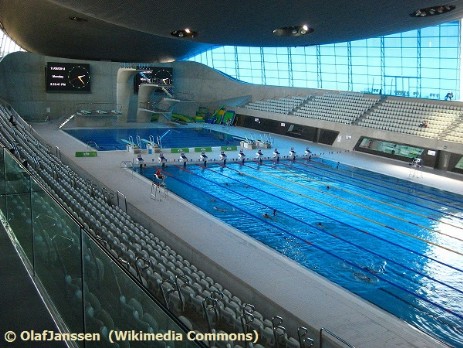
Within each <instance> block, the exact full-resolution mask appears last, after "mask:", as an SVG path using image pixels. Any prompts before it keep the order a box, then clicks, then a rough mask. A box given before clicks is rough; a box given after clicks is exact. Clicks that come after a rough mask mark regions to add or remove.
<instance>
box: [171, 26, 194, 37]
mask: <svg viewBox="0 0 463 348" xmlns="http://www.w3.org/2000/svg"><path fill="white" fill-rule="evenodd" d="M170 35H172V36H175V37H180V38H194V37H196V36H198V32H196V31H194V30H191V29H189V28H185V29H179V30H174V31H172V32H171V33H170Z"/></svg>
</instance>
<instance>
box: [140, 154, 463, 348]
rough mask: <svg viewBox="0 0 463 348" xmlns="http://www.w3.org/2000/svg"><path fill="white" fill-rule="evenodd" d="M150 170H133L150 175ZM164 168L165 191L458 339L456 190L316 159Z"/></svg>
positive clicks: (460, 259) (461, 236) (461, 286)
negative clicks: (439, 188) (434, 186)
mask: <svg viewBox="0 0 463 348" xmlns="http://www.w3.org/2000/svg"><path fill="white" fill-rule="evenodd" d="M137 170H138V169H137ZM153 171H154V168H144V169H143V175H145V176H146V177H148V178H150V179H151V178H152V177H153ZM164 173H165V174H166V176H167V179H166V185H167V188H168V189H169V190H170V191H172V192H174V193H176V194H177V195H179V196H181V197H183V198H184V199H186V200H188V201H190V202H192V203H194V204H195V205H197V206H198V207H200V208H202V209H204V210H205V211H207V212H209V213H210V214H212V215H214V216H216V217H218V218H220V219H222V220H223V221H225V222H226V223H228V224H230V225H232V226H234V227H236V228H237V229H239V230H241V231H242V232H244V233H246V234H248V235H249V236H251V237H253V238H255V239H257V240H259V241H260V242H262V243H264V244H266V245H268V246H269V247H271V248H273V249H275V250H277V251H279V252H280V253H282V254H284V255H286V256H287V257H289V258H291V259H293V260H294V261H296V262H298V263H300V264H301V265H304V266H305V267H307V268H309V269H311V270H313V271H315V272H317V273H319V274H321V275H323V276H324V277H326V278H328V279H330V280H331V281H333V282H335V283H337V284H339V285H341V286H343V287H344V288H346V289H348V290H350V291H351V292H353V293H355V294H358V295H359V296H361V297H363V298H364V299H366V300H368V301H370V302H372V303H374V304H375V305H377V306H379V307H381V308H383V309H385V310H386V311H388V312H390V313H392V314H394V315H395V316H397V317H399V318H402V319H403V320H405V321H407V322H408V323H410V324H412V325H414V326H415V327H417V328H419V329H421V330H423V331H424V332H427V333H428V334H430V335H432V336H434V337H437V338H438V339H440V340H442V341H445V342H446V343H447V344H450V345H453V346H462V345H463V197H462V196H459V195H456V194H453V193H449V192H445V191H440V190H437V189H434V188H429V187H424V186H421V185H417V184H414V183H411V182H407V181H403V180H400V179H396V178H392V177H387V176H384V175H381V174H377V173H373V172H369V171H364V170H360V169H357V168H352V167H347V166H345V165H340V166H339V168H337V165H336V164H335V163H332V162H329V161H326V160H321V159H316V160H315V161H310V162H307V161H304V160H299V161H296V162H295V163H292V162H289V161H281V162H280V163H279V164H274V163H272V162H270V161H269V162H264V163H263V164H262V165H258V164H257V163H254V162H251V161H249V162H246V163H245V164H244V165H240V164H239V163H237V162H233V163H229V164H227V166H226V167H222V166H220V165H218V164H208V166H207V167H206V168H203V167H202V166H199V165H194V164H189V165H188V166H187V167H186V168H185V169H184V168H183V167H181V166H175V165H169V166H167V167H166V168H165V169H164Z"/></svg>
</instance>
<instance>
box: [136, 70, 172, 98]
mask: <svg viewBox="0 0 463 348" xmlns="http://www.w3.org/2000/svg"><path fill="white" fill-rule="evenodd" d="M143 83H151V84H154V85H159V86H169V87H170V86H172V85H173V83H174V82H173V69H172V68H158V67H151V68H145V69H143V70H142V71H139V72H137V74H136V75H135V78H134V81H133V87H134V92H135V93H138V89H139V88H140V85H141V84H143Z"/></svg>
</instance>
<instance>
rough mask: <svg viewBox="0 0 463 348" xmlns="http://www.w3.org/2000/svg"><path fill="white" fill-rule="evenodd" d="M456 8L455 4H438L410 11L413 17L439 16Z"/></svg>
mask: <svg viewBox="0 0 463 348" xmlns="http://www.w3.org/2000/svg"><path fill="white" fill-rule="evenodd" d="M454 9H455V6H453V5H438V6H432V7H426V8H421V9H419V10H416V11H414V12H413V13H410V16H411V17H429V16H437V15H440V14H443V13H447V12H450V11H452V10H454Z"/></svg>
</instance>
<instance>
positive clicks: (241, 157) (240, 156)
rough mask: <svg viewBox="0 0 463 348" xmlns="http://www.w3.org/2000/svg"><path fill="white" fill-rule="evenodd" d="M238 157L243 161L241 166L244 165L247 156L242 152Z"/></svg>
mask: <svg viewBox="0 0 463 348" xmlns="http://www.w3.org/2000/svg"><path fill="white" fill-rule="evenodd" d="M238 157H239V158H240V160H241V164H244V159H245V157H246V155H245V154H244V152H243V150H240V153H239V154H238Z"/></svg>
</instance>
